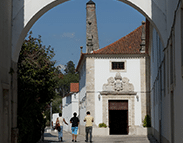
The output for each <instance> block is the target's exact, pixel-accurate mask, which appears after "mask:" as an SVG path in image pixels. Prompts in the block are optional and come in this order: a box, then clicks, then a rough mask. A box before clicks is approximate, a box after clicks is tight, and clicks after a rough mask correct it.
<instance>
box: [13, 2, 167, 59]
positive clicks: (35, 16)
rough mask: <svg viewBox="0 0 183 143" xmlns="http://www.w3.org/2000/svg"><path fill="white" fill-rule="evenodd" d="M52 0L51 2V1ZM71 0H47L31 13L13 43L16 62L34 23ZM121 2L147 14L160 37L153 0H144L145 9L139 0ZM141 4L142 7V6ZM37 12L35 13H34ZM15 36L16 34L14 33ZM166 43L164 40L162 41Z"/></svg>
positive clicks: (146, 16)
mask: <svg viewBox="0 0 183 143" xmlns="http://www.w3.org/2000/svg"><path fill="white" fill-rule="evenodd" d="M49 1H50V2H49ZM67 1H69V0H47V4H45V5H43V6H41V5H40V7H39V8H38V9H36V10H35V11H33V12H32V13H33V15H30V16H29V17H28V18H26V19H29V20H27V22H26V21H25V26H24V27H23V29H21V30H20V31H19V34H18V35H16V36H18V37H19V38H17V41H15V43H13V47H12V51H13V52H12V54H13V55H12V60H13V61H14V62H17V61H18V57H19V52H20V49H21V45H22V43H23V40H24V38H25V37H26V35H27V33H28V31H29V30H30V29H31V27H32V26H33V25H34V23H35V22H36V21H37V20H38V19H39V18H40V17H41V16H42V15H44V14H45V13H46V12H47V11H49V10H51V9H52V8H54V7H55V6H58V5H60V4H63V3H65V2H67ZM118 1H119V2H123V3H125V4H127V5H129V6H130V7H133V8H134V9H136V10H137V11H138V12H140V13H141V14H142V15H143V16H145V18H147V19H148V20H149V21H150V23H151V24H152V25H153V26H154V28H155V29H156V30H157V31H158V33H159V35H160V37H161V34H160V32H159V30H158V28H157V26H156V24H155V23H154V21H153V20H152V18H151V11H150V9H151V0H148V1H147V0H143V1H144V5H148V7H147V8H144V9H143V6H144V5H140V3H139V2H138V1H137V0H131V1H126V0H118ZM31 2H32V3H34V2H35V0H33V1H31ZM140 6H141V7H140ZM34 13H35V14H34ZM13 36H15V35H13ZM162 43H163V44H164V42H162Z"/></svg>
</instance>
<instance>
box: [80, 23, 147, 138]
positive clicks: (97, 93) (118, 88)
mask: <svg viewBox="0 0 183 143" xmlns="http://www.w3.org/2000/svg"><path fill="white" fill-rule="evenodd" d="M142 31H143V32H145V24H144V23H143V25H142V26H140V27H138V28H137V29H136V30H134V31H133V32H131V33H130V34H128V35H126V36H125V37H123V38H121V39H119V40H118V41H116V42H114V43H113V44H111V45H108V46H106V47H104V48H102V49H99V50H96V51H93V53H82V54H81V57H80V60H79V63H78V66H77V71H78V72H79V75H80V81H79V100H80V110H79V112H80V120H81V122H80V133H81V134H84V126H85V123H84V122H83V119H84V116H85V115H86V111H90V112H91V115H92V116H93V117H94V131H93V133H94V135H109V134H111V135H112V134H130V135H132V134H133V135H140V134H141V135H142V134H147V131H146V132H144V131H145V129H144V128H143V127H142V121H143V120H144V117H145V115H147V114H149V113H148V112H149V110H148V109H147V108H148V107H149V94H148V93H147V91H149V74H148V73H149V71H148V66H149V57H148V54H147V53H146V52H145V51H142V49H144V50H145V47H143V46H144V45H143V44H142V43H143V42H145V41H144V39H143V37H144V34H145V33H143V32H142ZM142 33H143V34H142ZM146 48H147V47H146ZM100 123H105V124H106V125H107V126H108V128H106V129H105V131H103V132H101V131H100V129H99V128H98V125H99V124H100ZM122 129H123V130H122Z"/></svg>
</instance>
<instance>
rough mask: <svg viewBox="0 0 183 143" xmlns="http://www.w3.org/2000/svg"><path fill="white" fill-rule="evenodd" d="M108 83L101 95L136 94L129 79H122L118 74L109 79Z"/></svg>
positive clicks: (104, 85)
mask: <svg viewBox="0 0 183 143" xmlns="http://www.w3.org/2000/svg"><path fill="white" fill-rule="evenodd" d="M107 81H108V83H105V84H103V91H102V92H101V94H136V93H135V92H134V86H133V84H132V83H129V79H128V78H127V77H123V78H122V77H121V74H120V73H119V72H118V73H116V76H115V77H114V78H113V77H110V78H108V79H107Z"/></svg>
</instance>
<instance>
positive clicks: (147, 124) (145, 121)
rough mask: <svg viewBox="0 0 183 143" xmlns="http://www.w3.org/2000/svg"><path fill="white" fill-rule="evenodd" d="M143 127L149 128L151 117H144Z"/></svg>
mask: <svg viewBox="0 0 183 143" xmlns="http://www.w3.org/2000/svg"><path fill="white" fill-rule="evenodd" d="M143 127H151V117H150V116H149V115H146V116H145V118H144V121H143Z"/></svg>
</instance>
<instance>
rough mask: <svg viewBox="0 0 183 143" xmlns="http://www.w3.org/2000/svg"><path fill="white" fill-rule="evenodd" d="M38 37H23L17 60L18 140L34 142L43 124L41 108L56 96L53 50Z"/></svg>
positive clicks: (28, 142)
mask: <svg viewBox="0 0 183 143" xmlns="http://www.w3.org/2000/svg"><path fill="white" fill-rule="evenodd" d="M40 38H41V37H39V38H33V37H32V36H31V35H30V36H29V38H28V40H25V41H24V43H23V45H22V49H21V51H20V56H19V61H18V72H17V74H18V101H19V102H18V128H19V138H18V141H19V143H25V142H26V143H32V142H37V141H38V140H39V139H40V137H41V130H42V128H43V125H44V122H45V120H44V117H43V116H44V115H43V113H44V111H45V110H46V108H47V105H48V104H49V103H50V100H51V99H52V98H53V97H54V96H55V95H56V92H55V89H56V88H57V83H58V81H59V78H58V74H57V69H56V68H55V67H54V64H55V62H53V61H51V60H52V58H53V57H54V51H53V49H52V48H51V47H50V46H49V47H48V48H46V47H45V46H43V45H42V42H41V39H40Z"/></svg>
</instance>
